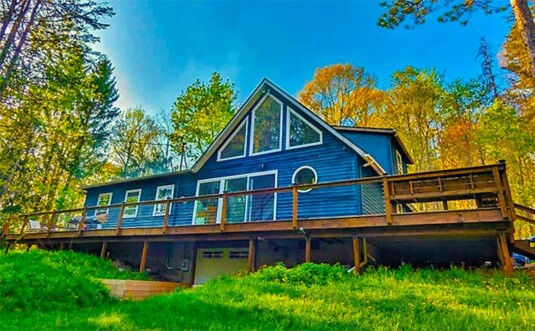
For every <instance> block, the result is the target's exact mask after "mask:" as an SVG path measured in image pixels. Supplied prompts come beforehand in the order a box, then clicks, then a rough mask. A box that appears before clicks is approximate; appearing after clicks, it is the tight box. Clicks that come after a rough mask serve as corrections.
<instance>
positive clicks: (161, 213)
mask: <svg viewBox="0 0 535 331" xmlns="http://www.w3.org/2000/svg"><path fill="white" fill-rule="evenodd" d="M168 188H171V199H172V198H173V196H174V194H175V185H174V184H169V185H162V186H158V187H156V196H155V197H154V200H155V201H165V200H167V199H163V200H158V191H160V189H168ZM158 205H160V203H157V204H155V205H154V207H153V209H152V216H164V215H165V211H164V212H157V210H156V209H157V208H158ZM172 208H173V206H172V205H170V206H169V214H171V209H172Z"/></svg>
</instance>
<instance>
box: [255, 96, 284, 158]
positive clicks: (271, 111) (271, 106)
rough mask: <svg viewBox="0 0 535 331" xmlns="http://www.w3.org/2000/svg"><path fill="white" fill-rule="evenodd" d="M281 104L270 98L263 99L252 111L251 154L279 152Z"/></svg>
mask: <svg viewBox="0 0 535 331" xmlns="http://www.w3.org/2000/svg"><path fill="white" fill-rule="evenodd" d="M281 117H282V103H280V102H279V101H278V100H276V99H274V98H273V97H271V96H269V95H268V96H266V97H264V100H263V101H262V102H261V103H260V106H259V107H258V108H256V109H255V110H254V111H253V129H252V131H253V134H252V135H251V136H252V141H251V150H252V152H251V154H253V155H254V154H264V153H270V152H276V151H280V150H281V141H282V139H281V133H282V130H281V124H282V119H281Z"/></svg>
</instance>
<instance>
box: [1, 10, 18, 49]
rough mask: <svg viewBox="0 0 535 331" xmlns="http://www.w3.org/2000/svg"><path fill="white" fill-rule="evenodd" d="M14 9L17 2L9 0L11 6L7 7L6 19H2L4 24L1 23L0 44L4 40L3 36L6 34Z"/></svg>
mask: <svg viewBox="0 0 535 331" xmlns="http://www.w3.org/2000/svg"><path fill="white" fill-rule="evenodd" d="M16 7H17V0H11V5H10V6H9V10H8V12H7V14H6V17H5V18H4V22H3V23H2V28H1V29H0V42H2V40H4V35H5V34H6V30H7V26H8V25H9V23H11V19H12V17H13V12H15V8H16Z"/></svg>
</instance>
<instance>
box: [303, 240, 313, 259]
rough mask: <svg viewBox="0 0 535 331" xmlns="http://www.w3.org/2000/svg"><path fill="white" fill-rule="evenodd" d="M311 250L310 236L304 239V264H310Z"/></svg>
mask: <svg viewBox="0 0 535 331" xmlns="http://www.w3.org/2000/svg"><path fill="white" fill-rule="evenodd" d="M311 249H312V238H310V236H306V237H305V262H306V263H309V262H311Z"/></svg>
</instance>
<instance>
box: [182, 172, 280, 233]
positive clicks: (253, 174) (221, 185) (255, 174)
mask: <svg viewBox="0 0 535 331" xmlns="http://www.w3.org/2000/svg"><path fill="white" fill-rule="evenodd" d="M264 175H275V178H274V181H275V185H274V188H277V186H278V182H279V171H278V170H268V171H260V172H251V173H247V174H241V175H234V176H226V177H214V178H207V179H200V180H198V181H197V189H196V190H195V196H196V197H198V196H199V189H200V186H201V184H204V183H211V182H217V181H219V194H223V193H224V192H223V190H224V183H225V180H229V179H237V178H247V191H249V183H250V178H251V177H258V176H264ZM221 200H222V198H219V201H218V203H217V213H216V215H217V216H216V224H220V223H221ZM198 202H199V200H195V203H194V204H193V216H192V220H191V224H192V225H198V224H195V218H196V217H195V216H196V215H195V214H196V212H197V204H198ZM248 208H249V199H247V200H246V201H245V210H246V211H247V209H248ZM245 216H246V217H245V221H244V222H249V221H250V220H249V219H248V217H247V216H249V215H245ZM276 219H277V193H274V198H273V221H275V220H276Z"/></svg>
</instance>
